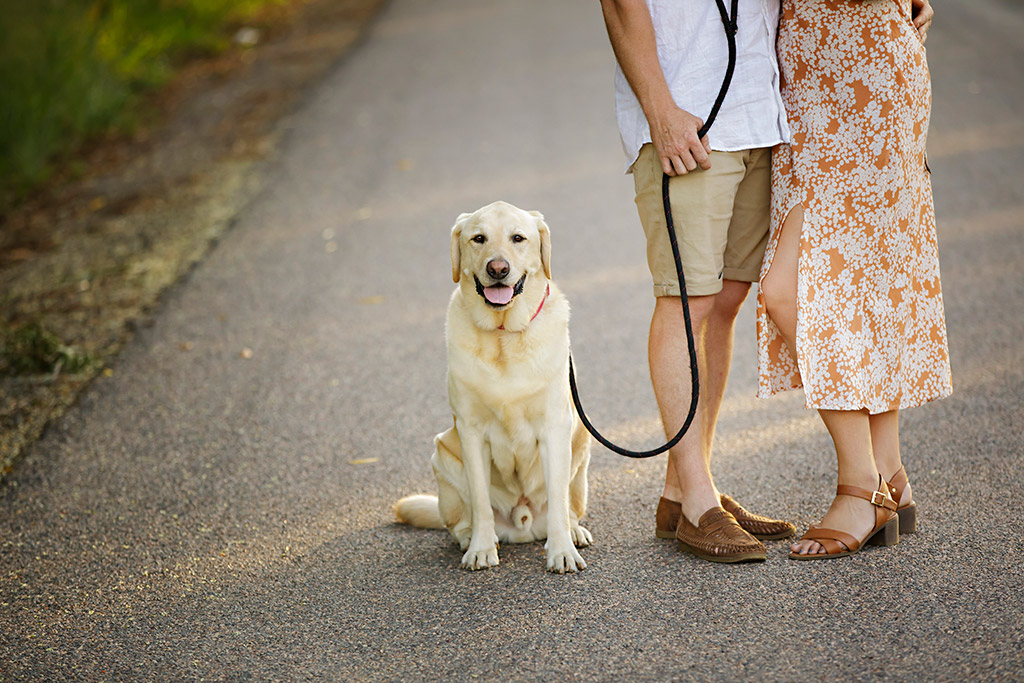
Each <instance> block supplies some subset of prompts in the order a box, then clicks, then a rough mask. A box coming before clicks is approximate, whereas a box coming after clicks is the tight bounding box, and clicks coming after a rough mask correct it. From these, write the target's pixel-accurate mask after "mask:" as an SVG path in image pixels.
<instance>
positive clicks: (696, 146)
mask: <svg viewBox="0 0 1024 683" xmlns="http://www.w3.org/2000/svg"><path fill="white" fill-rule="evenodd" d="M601 10H602V12H603V13H604V23H605V26H606V27H607V28H608V38H609V39H610V40H611V43H612V50H613V51H614V52H615V58H616V59H617V60H618V61H619V66H620V67H621V68H622V72H623V73H624V74H625V76H626V80H627V81H628V82H629V85H630V86H631V87H632V88H633V92H634V93H635V94H636V97H637V99H638V100H639V101H640V106H641V107H643V110H644V115H645V116H646V117H647V123H648V125H650V127H651V141H652V142H653V143H654V149H655V150H656V151H657V152H658V156H659V157H661V167H662V169H663V170H664V171H665V173H666V174H668V175H670V176H671V175H683V174H685V173H687V172H688V171H692V170H694V169H696V168H697V166H700V167H701V168H704V169H707V168H711V162H710V160H709V159H708V152H710V151H711V146H710V144H709V143H708V138H707V136H706V135H705V136H704V138H703V140H701V139H698V137H697V131H698V130H700V127H701V126H702V125H703V123H704V122H703V121H701V120H700V119H699V118H698V117H696V116H694V115H693V114H691V113H689V112H688V111H686V110H684V109H681V108H680V107H679V106H678V105H677V104H676V103H675V101H674V100H673V99H672V93H671V92H670V91H669V88H668V84H667V83H666V82H665V74H664V73H663V72H662V70H661V64H660V63H659V62H658V48H657V43H656V41H655V36H654V24H653V23H652V22H651V14H650V12H649V11H648V9H647V3H646V2H645V1H644V0H601Z"/></svg>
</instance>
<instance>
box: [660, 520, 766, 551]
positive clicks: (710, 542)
mask: <svg viewBox="0 0 1024 683" xmlns="http://www.w3.org/2000/svg"><path fill="white" fill-rule="evenodd" d="M676 545H678V546H679V549H680V550H682V551H684V552H688V553H692V554H694V555H696V556H697V557H699V558H701V559H702V560H707V561H709V562H758V561H761V562H763V561H764V559H765V549H764V544H763V543H761V541H759V540H757V539H756V538H754V537H753V536H751V535H750V534H748V533H747V532H746V531H744V530H743V528H742V527H740V525H739V522H737V521H736V518H735V517H733V516H732V515H731V514H729V513H728V512H726V511H725V510H724V509H722V508H711V509H710V510H708V511H707V512H705V513H704V514H703V515H701V518H700V520H699V521H698V522H697V526H693V525H692V524H690V522H689V521H687V519H686V517H685V516H683V515H679V526H678V527H677V528H676Z"/></svg>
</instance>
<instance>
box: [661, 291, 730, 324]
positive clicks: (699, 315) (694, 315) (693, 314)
mask: <svg viewBox="0 0 1024 683" xmlns="http://www.w3.org/2000/svg"><path fill="white" fill-rule="evenodd" d="M716 296H718V295H717V294H711V295H708V296H690V297H687V298H686V301H687V306H688V307H689V309H690V322H691V323H692V324H693V325H694V326H696V325H697V323H698V322H700V321H703V320H704V319H705V318H707V317H708V315H710V314H711V311H712V310H713V309H714V306H715V297H716ZM654 310H655V314H660V315H672V316H675V315H678V316H680V317H682V310H683V304H682V301H681V298H680V297H678V296H659V297H658V298H657V299H656V303H655V309H654Z"/></svg>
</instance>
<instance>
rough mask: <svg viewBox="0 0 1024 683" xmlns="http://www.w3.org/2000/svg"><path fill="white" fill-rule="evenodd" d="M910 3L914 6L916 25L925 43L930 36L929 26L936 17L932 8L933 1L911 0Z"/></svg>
mask: <svg viewBox="0 0 1024 683" xmlns="http://www.w3.org/2000/svg"><path fill="white" fill-rule="evenodd" d="M910 4H911V6H912V7H913V14H914V26H915V27H916V28H917V33H918V35H919V36H921V42H922V43H923V42H924V41H925V38H926V37H927V36H928V28H929V27H930V26H931V25H932V19H933V18H934V17H935V10H933V9H932V3H930V2H929V1H928V0H911V3H910Z"/></svg>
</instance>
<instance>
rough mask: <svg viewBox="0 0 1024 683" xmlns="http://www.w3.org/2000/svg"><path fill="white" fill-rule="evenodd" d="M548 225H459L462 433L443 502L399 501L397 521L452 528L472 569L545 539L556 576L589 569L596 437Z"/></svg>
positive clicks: (458, 425)
mask: <svg viewBox="0 0 1024 683" xmlns="http://www.w3.org/2000/svg"><path fill="white" fill-rule="evenodd" d="M550 278H551V233H550V232H549V230H548V226H547V225H546V224H545V223H544V217H543V216H542V215H541V214H540V213H538V212H536V211H529V212H527V211H523V210H522V209H518V208H516V207H515V206H512V205H511V204H507V203H505V202H495V203H493V204H490V205H488V206H485V207H483V208H481V209H479V210H478V211H476V212H475V213H472V214H469V213H465V214H462V215H461V216H459V218H458V220H457V221H456V223H455V227H454V228H452V279H453V280H454V281H455V282H457V283H458V285H459V286H458V288H457V289H456V290H455V292H454V293H453V294H452V297H451V302H450V303H449V305H448V317H447V321H446V337H447V343H448V398H449V402H450V404H451V408H452V413H453V415H454V418H455V426H454V427H452V428H451V429H449V430H448V431H445V432H442V433H441V434H438V435H437V436H436V437H435V438H434V445H435V447H436V450H435V452H434V455H433V457H432V458H431V461H430V462H431V465H432V467H433V470H434V476H435V477H436V478H437V486H438V495H437V496H436V497H435V496H424V495H416V496H408V497H406V498H403V499H402V500H400V501H398V502H397V503H396V504H395V514H396V516H397V518H398V521H399V522H402V523H405V524H411V525H413V526H418V527H427V528H438V529H439V528H444V527H446V528H447V529H448V531H449V532H450V533H451V535H452V536H453V537H455V540H456V541H458V542H459V546H460V547H461V548H462V550H464V551H465V554H464V555H463V556H462V566H463V567H465V568H466V569H486V568H488V567H493V566H495V565H497V564H498V542H499V541H503V542H509V543H527V542H530V541H535V540H540V539H545V538H546V539H547V543H546V544H545V546H544V548H545V550H546V552H547V568H548V570H549V571H553V572H558V573H564V572H574V571H576V570H578V569H583V568H585V567H586V566H587V564H586V562H584V561H583V558H582V557H581V556H580V554H579V552H578V551H577V550H576V547H577V546H579V547H584V546H587V545H590V542H591V536H590V532H589V531H587V530H586V529H585V528H584V527H582V526H580V519H582V518H583V513H584V511H585V509H586V505H587V466H588V464H589V462H590V435H589V434H587V432H586V430H585V428H584V427H583V425H582V423H581V422H580V419H579V417H578V416H577V415H576V411H575V409H574V408H573V405H572V401H571V398H570V394H569V367H568V363H569V304H568V302H567V301H566V299H565V297H564V296H563V295H562V293H561V292H560V291H559V290H558V288H557V287H555V285H554V283H552V282H551V280H550Z"/></svg>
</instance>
